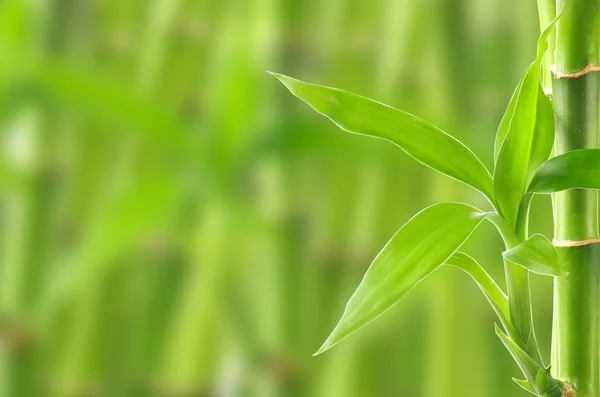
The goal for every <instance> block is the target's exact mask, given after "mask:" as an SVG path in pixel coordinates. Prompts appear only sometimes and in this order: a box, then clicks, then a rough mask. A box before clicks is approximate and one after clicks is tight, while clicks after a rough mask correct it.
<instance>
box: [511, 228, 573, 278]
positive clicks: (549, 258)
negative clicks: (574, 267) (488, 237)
mask: <svg viewBox="0 0 600 397" xmlns="http://www.w3.org/2000/svg"><path fill="white" fill-rule="evenodd" d="M502 256H503V257H504V258H506V259H507V260H509V261H511V262H513V263H516V264H518V265H521V266H523V267H524V268H526V269H527V270H530V271H532V272H534V273H537V274H541V275H543V276H557V277H559V276H565V275H566V274H567V270H566V269H565V267H564V266H563V264H562V263H561V261H560V259H559V258H558V254H557V252H556V250H555V249H554V246H553V245H552V243H551V242H550V241H549V240H548V239H547V238H546V237H544V236H542V235H541V234H534V235H533V236H531V237H529V238H528V239H527V240H525V241H524V242H522V243H521V244H519V245H518V246H516V247H514V248H513V249H510V250H508V251H504V252H503V253H502Z"/></svg>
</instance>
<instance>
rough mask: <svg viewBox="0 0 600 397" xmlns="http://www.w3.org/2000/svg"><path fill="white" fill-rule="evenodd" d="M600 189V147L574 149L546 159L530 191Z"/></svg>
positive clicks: (532, 181) (548, 191) (533, 180)
mask: <svg viewBox="0 0 600 397" xmlns="http://www.w3.org/2000/svg"><path fill="white" fill-rule="evenodd" d="M575 188H579V189H600V149H581V150H573V151H570V152H567V153H564V154H561V155H560V156H556V157H554V158H551V159H550V160H548V161H546V162H545V163H544V164H542V165H541V166H540V168H539V169H538V170H537V172H536V173H535V175H534V176H533V179H532V180H531V183H530V184H529V188H528V189H527V190H528V192H531V193H556V192H560V191H563V190H567V189H575Z"/></svg>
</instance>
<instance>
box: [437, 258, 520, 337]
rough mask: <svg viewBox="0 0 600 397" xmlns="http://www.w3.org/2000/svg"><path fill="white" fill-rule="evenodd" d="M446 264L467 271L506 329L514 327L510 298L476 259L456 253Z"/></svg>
mask: <svg viewBox="0 0 600 397" xmlns="http://www.w3.org/2000/svg"><path fill="white" fill-rule="evenodd" d="M446 264H448V265H450V266H454V267H457V268H459V269H461V270H463V271H465V272H466V273H467V274H468V275H469V276H471V277H472V278H473V280H474V281H475V282H476V283H477V285H478V286H479V288H480V289H481V291H482V292H483V294H484V295H485V297H486V298H487V300H488V301H489V302H490V304H491V305H492V308H493V309H494V311H495V312H496V314H497V315H498V317H499V318H500V321H501V322H502V325H503V326H504V328H508V327H512V325H511V324H510V314H509V310H508V298H507V297H506V294H504V292H502V290H501V289H500V287H499V286H498V284H496V282H495V281H494V279H493V278H492V277H491V276H490V275H489V274H488V272H486V271H485V269H484V268H483V267H482V266H481V265H480V264H479V262H477V261H476V260H475V259H473V258H472V257H470V256H469V255H467V254H464V253H462V252H455V253H454V255H452V256H451V257H450V258H449V259H448V260H447V261H446Z"/></svg>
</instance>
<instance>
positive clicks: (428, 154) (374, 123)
mask: <svg viewBox="0 0 600 397" xmlns="http://www.w3.org/2000/svg"><path fill="white" fill-rule="evenodd" d="M272 74H273V76H275V77H277V78H278V79H279V80H280V81H281V82H282V83H283V84H284V85H285V86H286V87H287V88H288V89H289V90H290V92H291V93H292V94H294V95H295V96H297V97H298V98H300V99H302V100H303V101H305V102H306V103H308V104H309V105H310V106H311V107H312V108H313V109H315V110H316V111H317V112H319V113H321V114H322V115H324V116H326V117H327V118H329V119H330V120H331V121H333V122H334V123H335V124H336V125H337V126H338V127H340V128H341V129H343V130H344V131H348V132H352V133H355V134H362V135H368V136H372V137H376V138H382V139H386V140H388V141H390V142H393V143H394V144H396V145H398V146H399V147H400V148H401V149H402V150H404V151H405V152H406V153H408V154H409V155H410V156H412V157H414V158H415V159H416V160H417V161H419V162H421V163H423V164H425V165H426V166H428V167H431V168H433V169H434V170H436V171H439V172H441V173H442V174H445V175H448V176H450V177H452V178H455V179H457V180H459V181H461V182H464V183H466V184H467V185H470V186H473V187H474V188H476V189H477V190H479V191H480V192H482V193H483V194H485V195H486V196H487V197H488V198H489V199H490V200H492V199H493V193H492V179H491V176H490V173H489V171H488V170H487V169H486V168H485V166H484V165H483V163H482V162H481V160H479V158H478V157H477V156H476V155H475V154H474V153H473V152H472V151H471V150H470V149H469V148H468V147H466V146H465V145H464V144H463V143H461V142H460V141H459V140H457V139H456V138H454V137H452V136H450V135H448V134H446V133H445V132H444V131H442V130H440V129H439V128H437V127H434V126H433V125H431V124H429V123H427V122H426V121H424V120H422V119H420V118H418V117H416V116H413V115H412V114H410V113H406V112H403V111H400V110H397V109H394V108H392V107H390V106H387V105H384V104H382V103H379V102H377V101H374V100H372V99H368V98H365V97H362V96H359V95H356V94H352V93H349V92H346V91H342V90H338V89H336V88H330V87H323V86H319V85H315V84H308V83H305V82H303V81H300V80H296V79H294V78H291V77H288V76H284V75H281V74H277V73H272Z"/></svg>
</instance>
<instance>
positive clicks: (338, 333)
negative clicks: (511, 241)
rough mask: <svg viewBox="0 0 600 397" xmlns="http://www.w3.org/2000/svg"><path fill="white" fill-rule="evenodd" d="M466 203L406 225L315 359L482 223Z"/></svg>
mask: <svg viewBox="0 0 600 397" xmlns="http://www.w3.org/2000/svg"><path fill="white" fill-rule="evenodd" d="M485 215H486V214H485V213H483V212H482V211H480V210H478V209H476V208H474V207H471V206H469V205H466V204H460V203H443V204H437V205H434V206H431V207H428V208H426V209H424V210H423V211H421V212H419V213H418V214H417V215H415V216H414V217H413V218H412V219H411V220H409V221H408V222H407V223H406V224H405V225H404V226H402V227H401V228H400V230H398V232H397V233H396V234H395V235H394V236H393V237H392V239H391V240H390V241H389V242H388V243H387V244H386V246H385V247H384V248H383V250H381V252H380V253H379V255H377V257H376V258H375V260H374V261H373V263H372V264H371V267H370V268H369V270H367V273H366V274H365V276H364V278H363V280H362V281H361V283H360V285H359V286H358V288H357V290H356V291H355V292H354V295H352V297H351V298H350V301H349V302H348V304H347V305H346V310H345V311H344V314H343V316H342V319H341V320H340V322H339V323H338V325H337V326H336V328H335V329H334V330H333V332H332V334H331V335H330V336H329V338H328V339H327V341H325V343H324V344H323V346H322V347H321V348H320V349H319V351H318V352H317V353H316V354H320V353H323V352H324V351H326V350H328V349H330V348H331V347H333V346H334V345H336V344H337V343H339V342H340V341H342V340H343V339H345V338H347V337H348V336H350V335H351V334H352V333H354V332H355V331H357V330H358V329H359V328H361V327H363V326H364V325H366V324H368V323H369V322H371V321H373V320H374V319H376V318H377V317H379V316H380V315H382V314H383V313H384V312H385V311H387V310H388V309H390V308H391V307H392V306H394V305H395V304H396V303H397V302H398V301H399V300H400V299H402V297H404V295H406V293H408V291H410V290H411V289H412V288H413V287H414V286H415V285H417V284H418V283H419V282H420V281H421V280H423V279H424V278H425V277H427V276H428V275H429V274H431V273H432V272H433V271H434V270H436V269H437V268H438V267H440V266H441V265H442V264H443V263H444V262H446V260H448V258H450V257H451V256H452V254H453V253H454V252H455V251H456V250H457V249H458V248H459V247H460V246H461V245H462V243H463V242H464V241H465V240H466V239H467V237H469V235H470V234H471V233H472V232H473V230H475V228H476V227H477V225H479V223H480V222H481V221H482V220H483V219H484V218H485Z"/></svg>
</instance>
